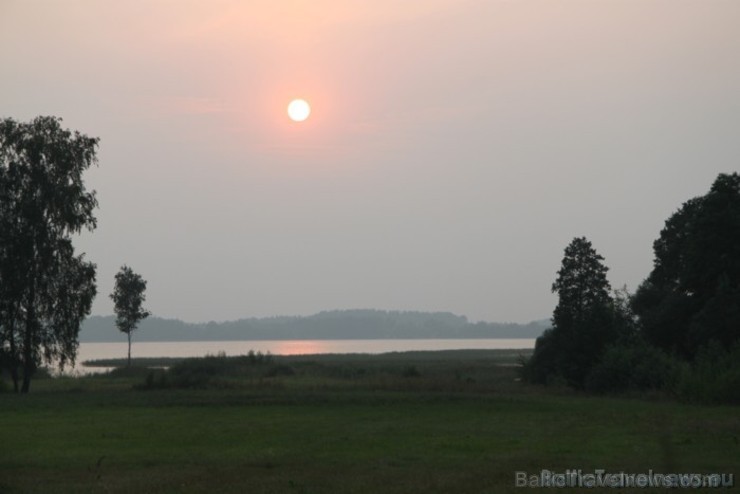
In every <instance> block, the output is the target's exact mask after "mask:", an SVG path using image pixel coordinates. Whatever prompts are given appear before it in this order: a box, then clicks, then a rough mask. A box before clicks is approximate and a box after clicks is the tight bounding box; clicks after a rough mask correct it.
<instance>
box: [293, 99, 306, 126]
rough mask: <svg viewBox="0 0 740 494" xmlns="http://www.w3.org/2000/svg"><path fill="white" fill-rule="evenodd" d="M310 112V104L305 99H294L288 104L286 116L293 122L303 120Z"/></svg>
mask: <svg viewBox="0 0 740 494" xmlns="http://www.w3.org/2000/svg"><path fill="white" fill-rule="evenodd" d="M310 114H311V105H309V104H308V101H306V100H305V99H294V100H293V101H291V102H290V104H289V105H288V116H289V117H290V119H291V120H292V121H294V122H303V121H304V120H306V119H307V118H308V116H309V115H310Z"/></svg>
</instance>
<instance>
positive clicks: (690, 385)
mask: <svg viewBox="0 0 740 494" xmlns="http://www.w3.org/2000/svg"><path fill="white" fill-rule="evenodd" d="M678 395H679V397H680V398H681V399H683V400H686V401H690V402H697V403H708V404H718V403H725V404H734V405H737V404H740V341H738V342H736V343H735V345H734V346H732V347H731V348H730V349H729V350H726V349H725V348H723V347H722V346H721V345H720V344H719V343H718V342H716V341H713V342H710V343H709V344H708V345H706V346H704V347H702V348H701V349H700V350H699V351H698V353H697V356H696V359H695V360H694V362H693V364H692V365H691V368H690V369H689V370H688V371H686V372H684V373H683V374H682V376H681V379H680V381H679V383H678Z"/></svg>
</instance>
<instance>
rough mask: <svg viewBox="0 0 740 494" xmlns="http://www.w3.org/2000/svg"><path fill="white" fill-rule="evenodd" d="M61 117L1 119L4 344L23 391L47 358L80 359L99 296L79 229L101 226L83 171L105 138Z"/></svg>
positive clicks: (0, 334) (0, 318)
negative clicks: (79, 244) (77, 239)
mask: <svg viewBox="0 0 740 494" xmlns="http://www.w3.org/2000/svg"><path fill="white" fill-rule="evenodd" d="M60 123H61V119H58V118H54V117H38V118H36V119H34V120H32V121H31V122H29V123H19V122H16V121H14V120H13V119H4V120H0V347H1V348H3V354H4V355H3V357H2V361H3V365H5V367H6V369H8V370H9V371H10V373H11V375H12V378H13V380H14V381H15V386H16V388H17V384H18V379H19V369H21V368H22V374H23V385H22V388H21V391H22V392H27V391H28V390H29V388H30V380H31V376H33V374H34V372H35V370H36V369H37V368H38V366H39V365H41V364H42V363H52V362H54V361H58V362H59V363H60V364H61V365H64V364H66V363H68V362H74V359H75V355H76V352H77V344H78V342H77V336H78V333H79V329H80V324H81V322H82V320H83V319H84V318H85V316H87V314H89V312H90V308H91V305H92V301H93V298H94V297H95V293H96V288H95V265H94V264H92V263H88V262H85V260H84V256H82V255H75V252H74V247H73V246H72V236H73V235H75V234H78V233H80V232H81V231H82V230H83V229H88V230H93V229H94V228H95V226H96V221H95V217H94V216H93V211H94V209H95V208H96V207H97V200H96V198H95V193H94V192H89V191H87V189H86V188H85V184H84V181H83V180H82V174H83V172H84V171H85V170H86V169H87V168H89V167H90V166H91V165H92V164H94V163H96V162H97V158H96V149H97V145H98V139H96V138H90V137H87V136H85V135H82V134H80V133H79V132H74V133H72V132H70V131H69V130H65V129H62V127H61V125H60Z"/></svg>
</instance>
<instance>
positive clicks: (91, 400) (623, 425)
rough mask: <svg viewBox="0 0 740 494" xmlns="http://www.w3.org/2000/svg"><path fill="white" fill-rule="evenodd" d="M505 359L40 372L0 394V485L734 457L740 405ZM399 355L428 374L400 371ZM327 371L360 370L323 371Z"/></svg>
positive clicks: (485, 474)
mask: <svg viewBox="0 0 740 494" xmlns="http://www.w3.org/2000/svg"><path fill="white" fill-rule="evenodd" d="M511 358H512V355H511V354H504V353H501V352H496V351H476V352H428V353H423V352H413V353H412V352H409V353H408V354H398V355H390V354H389V355H381V356H375V355H353V356H352V355H334V356H303V357H291V358H283V357H273V364H280V365H288V366H290V367H292V368H293V369H295V370H296V373H295V375H292V376H286V377H284V378H280V379H281V381H282V382H284V383H285V386H282V387H281V386H270V385H265V384H264V383H262V382H260V380H259V379H244V378H240V379H241V380H242V381H243V382H244V383H245V385H244V386H241V387H218V388H217V389H215V388H210V389H158V388H157V386H158V384H157V383H158V381H159V379H160V378H161V376H163V375H164V373H163V372H162V371H160V370H153V371H152V374H151V375H152V379H151V381H152V385H151V390H150V391H147V392H132V391H131V389H130V388H131V386H130V384H132V383H134V382H136V381H137V380H138V382H141V383H143V382H144V377H145V376H137V377H133V376H132V377H130V378H127V377H123V376H119V377H116V378H111V377H110V376H89V377H82V378H75V379H50V380H48V381H42V382H39V383H38V384H37V387H36V390H35V391H36V392H35V393H34V394H33V395H31V396H27V397H26V398H25V399H23V400H8V399H0V414H2V416H3V418H4V419H5V421H6V422H7V423H8V424H11V425H12V426H9V427H6V428H5V429H4V430H3V435H2V438H3V448H1V449H0V492H3V493H6V492H8V493H13V492H22V493H28V494H35V493H38V494H42V493H43V494H55V493H56V494H62V493H80V492H106V493H110V494H114V493H121V494H123V493H132V492H142V493H155V492H159V493H164V492H177V493H201V492H209V493H211V492H218V493H243V492H321V493H333V492H341V493H347V492H352V493H356V494H363V493H378V492H382V493H387V494H401V493H403V494H413V493H430V492H432V493H450V492H454V493H481V492H495V493H500V492H501V493H506V492H512V493H517V492H521V491H522V489H521V488H517V487H515V486H514V472H515V471H517V470H531V471H533V472H539V469H541V468H544V467H543V465H545V466H546V468H548V469H551V470H553V471H564V470H565V469H567V468H573V465H577V466H578V468H583V469H584V471H585V470H589V469H594V468H604V469H606V470H608V471H631V472H641V471H647V470H648V469H649V468H654V469H655V471H658V470H660V471H665V472H670V471H701V472H712V471H719V472H733V469H736V468H737V452H738V444H737V439H738V437H740V429H739V428H738V426H739V425H740V423H739V422H738V416H737V409H735V408H730V407H715V406H693V405H691V406H689V405H686V404H682V403H677V402H674V401H669V400H649V401H648V400H635V399H623V398H619V397H598V396H597V397H594V396H588V397H586V396H580V395H578V394H574V393H569V394H568V395H563V394H562V393H560V391H559V390H553V389H551V388H542V387H535V386H527V385H522V384H521V383H519V382H515V381H514V379H515V377H516V375H515V372H516V370H515V369H514V368H513V367H511V366H501V365H498V364H499V363H511V361H512V360H511ZM309 365H310V367H309ZM319 366H321V367H319ZM405 366H415V367H416V368H417V369H418V370H419V372H420V373H421V376H420V377H418V378H414V379H407V378H403V377H402V376H401V375H400V370H402V369H403V368H404V367H405ZM269 367H270V364H267V365H263V366H259V365H257V366H254V367H252V369H253V370H254V371H255V374H260V373H261V372H263V371H265V370H267V369H268V368H269ZM331 368H342V369H345V370H351V369H352V368H355V369H366V370H367V372H366V373H365V377H363V378H361V379H358V378H357V377H356V373H354V374H352V373H347V374H348V377H347V378H346V379H342V380H338V379H335V378H333V377H330V376H329V373H328V372H326V373H325V374H326V375H324V374H322V375H319V374H317V373H318V372H319V371H321V370H326V369H331ZM310 370H315V371H316V373H311V374H310V375H307V374H308V371H310ZM304 371H305V372H304ZM336 374H337V375H339V374H344V371H342V372H338V373H336ZM350 374H352V376H354V377H350ZM456 375H459V376H462V379H459V378H457V379H456V378H455V376H456ZM380 376H386V377H388V378H389V379H392V380H388V381H380V380H379V377H380ZM466 377H472V378H473V379H475V383H468V382H466V381H467V380H466ZM445 379H448V380H447V381H446V380H445ZM432 380H433V381H432ZM266 381H268V380H266ZM461 381H462V382H461ZM373 383H374V384H373ZM268 384H269V383H268ZM371 384H373V387H369V386H370V385H371ZM432 384H435V386H436V387H433V386H432ZM381 385H382V386H381ZM165 388H166V387H165ZM112 424H113V425H112ZM70 438H73V440H70ZM595 491H596V492H602V491H604V492H607V491H613V489H605V490H603V489H602V490H599V489H596V490H595Z"/></svg>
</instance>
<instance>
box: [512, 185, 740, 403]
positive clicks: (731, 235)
mask: <svg viewBox="0 0 740 494" xmlns="http://www.w3.org/2000/svg"><path fill="white" fill-rule="evenodd" d="M653 250H654V254H655V258H654V267H653V269H652V271H651V272H650V273H649V274H648V276H647V278H646V279H645V280H644V281H643V282H642V283H641V284H640V286H639V287H638V288H637V290H636V292H635V293H634V295H630V294H628V293H627V292H626V291H625V290H621V291H616V292H614V291H612V289H611V286H610V284H609V281H608V279H607V276H606V274H607V271H608V268H607V266H606V265H605V264H604V258H603V257H602V256H601V255H600V254H598V253H597V252H596V250H595V249H594V247H593V245H592V244H591V242H590V241H589V240H588V239H586V238H585V237H579V238H575V239H573V241H572V242H571V243H570V244H569V245H568V246H567V247H566V248H565V254H564V257H563V260H562V264H561V268H560V270H559V271H558V273H557V278H556V280H555V282H554V284H553V286H552V290H553V292H556V293H557V294H558V304H557V306H556V307H555V310H554V312H553V316H552V328H551V329H549V330H547V331H546V332H545V333H544V334H543V335H542V336H541V337H540V338H538V339H537V342H536V346H535V351H534V354H533V355H532V357H531V358H530V359H529V360H528V361H527V362H526V363H525V365H524V367H523V375H524V377H525V378H526V379H527V380H529V381H530V382H534V383H542V384H551V383H562V384H566V385H568V386H571V387H574V388H577V389H586V390H590V391H598V392H604V391H626V390H661V391H667V392H670V393H674V394H677V395H680V396H683V397H685V398H688V399H695V400H700V401H715V402H740V175H738V174H737V173H732V174H720V175H719V176H718V177H717V179H716V180H715V181H714V183H713V184H712V186H711V188H710V190H709V192H708V193H706V194H705V195H703V196H700V197H696V198H693V199H691V200H689V201H687V202H685V203H684V204H683V205H682V206H681V207H680V208H679V209H678V211H676V212H675V213H674V214H672V215H671V216H670V217H669V218H668V220H666V222H665V226H664V228H663V230H662V231H661V232H660V236H659V237H658V239H657V240H655V242H654V244H653Z"/></svg>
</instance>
